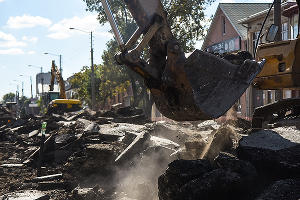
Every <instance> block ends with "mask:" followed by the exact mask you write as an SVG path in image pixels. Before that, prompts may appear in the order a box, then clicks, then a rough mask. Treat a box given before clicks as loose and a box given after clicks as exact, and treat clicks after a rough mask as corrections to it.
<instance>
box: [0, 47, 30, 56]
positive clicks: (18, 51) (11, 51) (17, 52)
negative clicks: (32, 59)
mask: <svg viewBox="0 0 300 200" xmlns="http://www.w3.org/2000/svg"><path fill="white" fill-rule="evenodd" d="M20 54H24V51H23V50H22V49H19V48H11V49H4V50H1V49H0V55H20Z"/></svg>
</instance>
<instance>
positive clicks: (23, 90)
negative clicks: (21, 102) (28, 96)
mask: <svg viewBox="0 0 300 200" xmlns="http://www.w3.org/2000/svg"><path fill="white" fill-rule="evenodd" d="M23 96H24V81H22V97H23Z"/></svg>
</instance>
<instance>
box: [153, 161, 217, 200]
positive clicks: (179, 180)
mask: <svg viewBox="0 0 300 200" xmlns="http://www.w3.org/2000/svg"><path fill="white" fill-rule="evenodd" d="M211 170H212V166H211V165H210V163H209V162H208V161H207V160H190V161H187V160H175V161H173V162H171V163H170V164H169V167H168V169H167V170H166V172H165V173H164V174H163V175H161V176H160V177H159V178H158V189H159V193H158V195H159V199H160V200H175V199H180V197H179V195H180V194H181V191H180V188H181V187H182V186H183V185H184V184H186V183H188V182H189V181H191V180H193V179H196V178H199V177H202V176H203V175H204V174H205V173H207V172H209V171H211ZM182 199H185V198H182Z"/></svg>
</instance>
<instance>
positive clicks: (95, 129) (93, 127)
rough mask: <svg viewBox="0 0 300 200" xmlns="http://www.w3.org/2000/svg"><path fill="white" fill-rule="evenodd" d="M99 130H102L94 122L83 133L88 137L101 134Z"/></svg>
mask: <svg viewBox="0 0 300 200" xmlns="http://www.w3.org/2000/svg"><path fill="white" fill-rule="evenodd" d="M99 130H100V128H99V125H98V124H96V123H94V122H92V123H90V124H89V125H88V126H87V127H86V128H85V129H84V130H83V132H84V134H86V135H90V134H93V133H99Z"/></svg>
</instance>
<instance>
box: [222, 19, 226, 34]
mask: <svg viewBox="0 0 300 200" xmlns="http://www.w3.org/2000/svg"><path fill="white" fill-rule="evenodd" d="M222 33H223V35H224V34H225V33H226V20H225V17H222Z"/></svg>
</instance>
